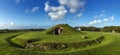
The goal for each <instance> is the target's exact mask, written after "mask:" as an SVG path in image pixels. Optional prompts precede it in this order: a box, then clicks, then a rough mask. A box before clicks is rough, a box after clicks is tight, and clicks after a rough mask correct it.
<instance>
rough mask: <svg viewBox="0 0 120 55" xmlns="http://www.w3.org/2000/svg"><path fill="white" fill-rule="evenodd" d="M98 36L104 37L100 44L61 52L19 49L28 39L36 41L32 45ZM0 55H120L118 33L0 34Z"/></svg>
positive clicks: (76, 40) (80, 40)
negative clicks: (84, 36)
mask: <svg viewBox="0 0 120 55" xmlns="http://www.w3.org/2000/svg"><path fill="white" fill-rule="evenodd" d="M82 35H86V36H88V37H89V38H88V39H81V38H80V37H81V36H82ZM99 36H104V37H105V38H104V40H103V41H102V42H101V43H98V44H94V45H91V46H87V47H80V48H72V47H71V48H67V49H63V50H57V49H55V50H46V51H39V50H33V49H32V50H31V49H29V48H21V46H24V44H26V43H25V41H26V40H30V39H38V41H37V42H34V43H78V42H84V41H90V40H94V39H96V38H98V37H99ZM17 39H18V40H17ZM19 39H22V40H19ZM39 40H40V41H39ZM0 55H120V33H105V32H82V34H81V33H79V34H78V33H77V34H71V35H67V34H65V35H59V36H57V35H44V34H41V32H13V33H2V34H0Z"/></svg>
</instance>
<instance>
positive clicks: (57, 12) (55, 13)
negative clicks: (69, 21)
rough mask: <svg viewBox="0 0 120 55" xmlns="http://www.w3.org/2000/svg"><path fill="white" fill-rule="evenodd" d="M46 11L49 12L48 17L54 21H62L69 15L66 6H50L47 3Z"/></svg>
mask: <svg viewBox="0 0 120 55" xmlns="http://www.w3.org/2000/svg"><path fill="white" fill-rule="evenodd" d="M45 11H46V12H48V15H49V16H50V17H51V19H52V20H60V19H62V18H64V16H65V15H66V13H67V10H66V8H65V7H64V6H58V7H54V6H49V4H48V2H46V3H45Z"/></svg>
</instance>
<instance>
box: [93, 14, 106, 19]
mask: <svg viewBox="0 0 120 55" xmlns="http://www.w3.org/2000/svg"><path fill="white" fill-rule="evenodd" d="M103 17H106V15H105V14H102V13H101V14H98V15H95V16H94V19H99V18H103Z"/></svg>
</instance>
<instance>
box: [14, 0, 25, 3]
mask: <svg viewBox="0 0 120 55" xmlns="http://www.w3.org/2000/svg"><path fill="white" fill-rule="evenodd" d="M25 1H26V0H15V2H16V3H20V2H25Z"/></svg>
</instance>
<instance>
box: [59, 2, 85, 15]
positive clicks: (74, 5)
mask: <svg viewBox="0 0 120 55" xmlns="http://www.w3.org/2000/svg"><path fill="white" fill-rule="evenodd" d="M59 3H60V4H61V5H64V6H66V7H68V8H70V10H69V11H70V12H71V13H75V12H76V11H77V10H78V9H80V8H84V6H85V2H84V1H81V0H59Z"/></svg>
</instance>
